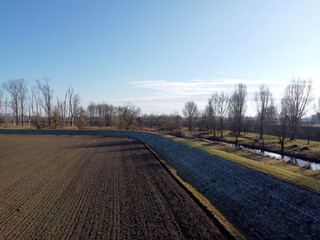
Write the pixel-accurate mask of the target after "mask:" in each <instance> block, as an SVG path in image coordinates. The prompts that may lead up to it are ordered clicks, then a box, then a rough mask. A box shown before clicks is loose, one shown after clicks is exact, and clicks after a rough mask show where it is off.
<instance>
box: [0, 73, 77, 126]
mask: <svg viewBox="0 0 320 240" xmlns="http://www.w3.org/2000/svg"><path fill="white" fill-rule="evenodd" d="M34 83H35V85H34V86H31V87H30V89H28V82H27V81H25V80H24V79H14V80H10V81H8V82H5V83H3V85H2V87H3V89H4V90H5V91H6V92H7V96H6V98H5V100H4V104H1V103H2V98H3V95H4V94H3V92H2V91H0V113H1V109H2V108H3V106H2V105H4V109H5V112H4V119H5V123H6V124H7V122H8V118H9V117H8V108H10V109H11V110H12V114H13V118H12V119H13V122H14V124H15V125H17V126H18V125H21V126H24V125H25V124H26V122H28V123H29V124H31V122H32V123H33V124H34V125H36V126H37V127H40V125H41V124H42V120H43V119H44V125H45V126H56V125H57V124H61V125H71V126H73V125H74V122H75V115H76V113H77V111H78V108H79V105H80V97H79V94H78V93H77V94H76V93H75V92H74V89H73V88H72V87H69V88H68V90H67V92H66V94H65V99H63V100H60V99H58V98H57V100H56V101H57V102H56V104H55V101H54V95H53V93H54V90H53V89H52V87H51V86H50V84H49V79H48V78H44V79H43V80H36V81H35V82H34ZM42 113H44V116H43V114H42Z"/></svg>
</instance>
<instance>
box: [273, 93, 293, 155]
mask: <svg viewBox="0 0 320 240" xmlns="http://www.w3.org/2000/svg"><path fill="white" fill-rule="evenodd" d="M289 111H290V106H289V100H288V99H287V97H283V98H282V99H281V102H280V107H278V108H277V109H275V113H276V114H274V118H273V123H272V125H271V126H272V128H273V133H274V135H275V136H277V138H278V142H279V144H280V146H281V152H284V145H285V143H286V142H288V141H289V138H288V137H289V121H290V117H289Z"/></svg>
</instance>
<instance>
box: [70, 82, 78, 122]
mask: <svg viewBox="0 0 320 240" xmlns="http://www.w3.org/2000/svg"><path fill="white" fill-rule="evenodd" d="M67 96H68V108H69V123H70V124H71V126H73V125H74V120H75V115H76V110H77V108H78V106H79V104H80V96H79V93H77V94H75V93H74V89H73V88H72V87H69V88H68V90H67ZM68 125H69V124H68Z"/></svg>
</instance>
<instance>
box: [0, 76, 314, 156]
mask: <svg viewBox="0 0 320 240" xmlns="http://www.w3.org/2000/svg"><path fill="white" fill-rule="evenodd" d="M2 87H3V89H4V90H5V91H4V92H3V91H1V90H0V116H4V120H5V123H7V122H8V119H9V117H8V113H9V109H11V113H12V117H11V118H10V119H11V120H12V122H13V123H14V124H15V125H21V126H23V125H25V124H26V123H29V124H31V123H32V124H34V125H35V126H37V127H41V126H47V127H54V128H56V127H59V126H74V125H77V126H81V127H83V126H85V125H86V124H87V123H88V125H89V126H92V127H93V126H98V127H109V126H110V127H117V128H123V129H132V128H139V127H140V128H141V127H148V128H156V129H158V130H171V131H174V130H175V131H178V130H179V129H180V128H181V126H186V127H187V128H188V130H189V131H190V132H191V131H192V130H193V128H194V127H195V125H196V124H198V125H199V128H204V129H207V130H208V131H210V132H212V133H213V135H214V137H216V136H218V135H217V133H218V132H220V135H219V136H220V137H221V138H223V132H224V130H226V129H228V130H231V132H232V134H233V135H234V136H235V139H236V142H237V141H238V138H239V136H240V134H241V133H244V132H246V131H248V129H249V126H252V125H254V126H256V127H257V129H258V132H259V136H260V140H261V142H262V144H263V145H264V136H265V134H272V135H275V136H277V138H278V141H279V144H280V145H281V149H282V150H283V149H284V144H285V143H286V142H287V141H290V140H291V141H292V140H294V139H295V137H296V133H297V129H298V128H299V127H303V128H304V132H305V134H306V137H307V138H308V140H309V138H310V137H311V136H312V127H310V126H312V125H313V124H315V123H316V118H318V122H320V99H319V102H318V103H317V104H314V105H312V104H311V103H312V86H311V82H307V81H301V80H297V81H295V80H293V81H292V82H291V83H290V84H289V85H288V86H287V87H286V89H285V91H284V94H283V96H282V98H281V99H280V100H278V101H275V99H274V98H273V96H272V93H271V91H270V89H269V87H268V86H266V85H261V86H260V87H259V88H258V89H257V91H256V92H255V95H254V102H255V105H256V116H255V118H254V119H252V118H248V117H247V116H246V110H247V87H246V85H244V84H241V83H240V84H237V85H236V86H235V88H234V91H233V92H232V94H231V95H230V96H228V95H227V94H226V93H225V92H214V93H213V94H212V95H211V96H210V98H209V99H208V103H207V105H206V107H205V110H204V111H203V112H202V113H201V114H200V111H199V109H198V106H197V104H196V103H195V102H194V101H189V102H186V104H185V107H184V109H183V111H182V113H183V116H184V118H182V117H181V116H180V115H179V114H178V113H174V114H171V115H165V114H161V115H155V114H149V115H147V114H144V115H141V110H140V108H139V107H137V106H135V105H133V104H131V103H125V104H124V105H122V106H119V107H116V106H113V105H110V104H105V103H99V104H96V103H91V104H89V106H88V107H87V108H86V109H84V108H82V107H81V106H80V96H79V94H78V93H76V92H75V91H74V89H73V88H72V87H69V88H68V89H67V91H66V93H65V95H64V98H63V99H59V98H56V100H54V95H53V94H54V90H53V88H52V87H51V86H50V81H49V79H47V78H44V79H43V80H36V81H35V82H34V86H31V87H30V88H28V83H27V82H26V81H25V80H24V79H15V80H10V81H8V82H5V83H4V84H3V85H2ZM5 93H7V94H5ZM276 102H277V104H276ZM308 110H309V115H312V114H313V118H311V117H307V118H306V115H307V112H308ZM311 110H312V111H313V112H311ZM2 118H3V117H2ZM249 120H250V121H251V122H249Z"/></svg>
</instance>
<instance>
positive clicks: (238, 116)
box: [229, 83, 247, 144]
mask: <svg viewBox="0 0 320 240" xmlns="http://www.w3.org/2000/svg"><path fill="white" fill-rule="evenodd" d="M246 96H247V87H246V85H244V84H242V83H239V84H238V85H236V86H235V90H234V92H233V94H232V96H231V98H230V101H229V119H230V123H231V129H232V132H233V134H234V135H235V138H236V144H237V143H238V138H239V136H240V133H241V131H242V130H243V129H242V128H243V119H244V114H245V111H246Z"/></svg>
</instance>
